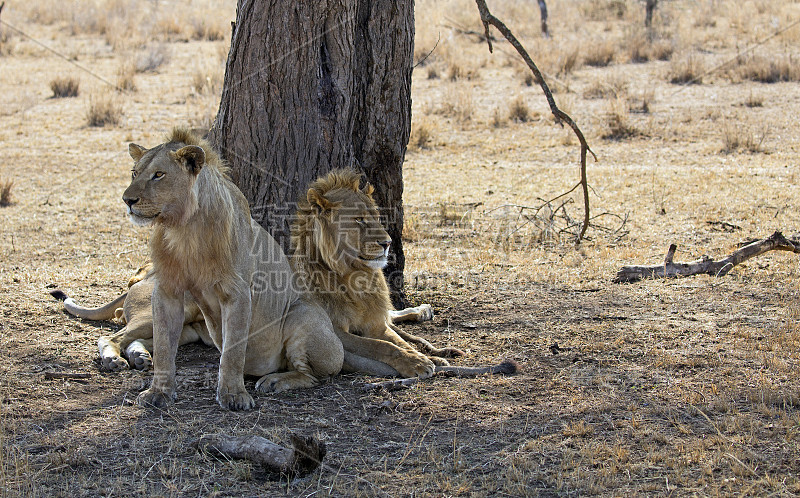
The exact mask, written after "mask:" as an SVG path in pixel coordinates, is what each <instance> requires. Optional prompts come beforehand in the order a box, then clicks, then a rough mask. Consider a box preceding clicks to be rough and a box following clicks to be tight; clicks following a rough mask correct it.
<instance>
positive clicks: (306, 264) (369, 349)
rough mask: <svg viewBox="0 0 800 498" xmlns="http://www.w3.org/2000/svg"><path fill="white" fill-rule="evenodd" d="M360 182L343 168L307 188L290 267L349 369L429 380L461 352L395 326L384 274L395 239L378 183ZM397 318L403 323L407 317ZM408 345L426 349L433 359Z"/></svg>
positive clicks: (294, 231)
mask: <svg viewBox="0 0 800 498" xmlns="http://www.w3.org/2000/svg"><path fill="white" fill-rule="evenodd" d="M359 183H360V175H359V174H358V173H357V172H355V171H354V170H351V169H344V170H336V171H332V172H331V173H329V174H328V175H326V176H324V177H322V178H319V179H317V180H316V181H314V182H313V183H312V184H311V185H310V186H309V189H308V192H307V195H306V199H303V200H301V201H300V202H299V203H298V209H297V217H296V219H295V221H294V223H293V225H292V246H293V248H294V251H293V255H292V266H293V267H294V269H295V271H296V272H297V274H298V277H300V279H301V280H303V281H304V283H305V285H306V286H307V287H308V296H309V298H310V299H313V300H314V301H316V302H317V303H318V304H319V305H321V306H322V307H323V308H324V309H325V310H326V311H327V312H328V316H330V319H331V321H332V322H333V330H334V332H335V333H336V335H337V336H338V337H339V339H340V340H341V341H342V345H343V346H344V351H345V362H344V370H346V371H361V372H366V373H375V374H379V375H392V374H397V373H399V374H400V375H401V376H404V377H413V376H419V377H422V378H425V377H429V376H431V375H432V374H433V372H434V370H435V367H436V365H441V366H446V365H447V361H446V360H444V359H442V358H440V357H441V356H456V355H461V354H463V353H462V352H461V351H459V350H457V349H453V348H444V349H437V348H434V347H433V346H432V345H431V344H430V343H429V342H428V341H426V340H424V339H422V338H420V337H416V336H413V335H411V334H408V333H405V332H402V331H400V330H399V329H397V328H396V327H395V326H394V325H393V323H392V318H393V316H392V305H391V301H390V298H389V289H388V287H387V285H386V279H385V277H384V275H383V272H382V269H383V268H384V267H385V266H386V263H387V258H388V255H389V246H390V244H391V241H392V239H391V238H390V237H389V234H388V233H386V230H384V229H383V226H381V223H380V216H379V213H378V208H377V206H376V205H375V201H374V200H373V199H372V193H373V188H372V186H371V185H369V184H367V185H366V186H364V187H363V188H359ZM421 310H422V313H424V312H425V311H427V308H424V307H423V308H421ZM409 314H410V315H412V316H413V313H409ZM396 316H399V317H400V318H401V319H402V317H403V316H404V313H400V314H399V315H396ZM404 339H405V340H404ZM406 341H411V342H415V343H417V344H420V345H421V346H422V347H423V348H424V349H425V350H426V351H427V352H428V353H430V354H431V355H432V356H430V357H429V356H426V355H424V354H422V353H420V352H418V351H417V350H416V349H414V348H413V347H412V346H411V345H409V344H408V342H406ZM364 359H367V360H373V361H364ZM376 362H380V363H376ZM381 364H383V365H381ZM386 365H388V366H389V367H391V368H390V369H386V368H385V366H386ZM392 369H393V370H394V371H396V372H393V371H392ZM453 370H454V371H456V372H455V373H457V370H458V369H456V368H453Z"/></svg>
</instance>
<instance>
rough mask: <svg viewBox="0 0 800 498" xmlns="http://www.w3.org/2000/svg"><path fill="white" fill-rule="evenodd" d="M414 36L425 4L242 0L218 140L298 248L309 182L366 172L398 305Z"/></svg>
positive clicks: (266, 220) (235, 173) (282, 234)
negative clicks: (301, 203)
mask: <svg viewBox="0 0 800 498" xmlns="http://www.w3.org/2000/svg"><path fill="white" fill-rule="evenodd" d="M413 39H414V9H413V0H401V1H394V0H377V1H370V0H357V1H353V2H346V1H341V0H339V1H335V0H329V1H324V0H323V1H320V2H281V1H276V0H239V2H238V5H237V15H236V22H235V24H234V29H233V34H232V38H231V50H230V53H229V55H228V61H227V64H226V68H225V79H224V84H223V90H222V99H221V102H220V108H219V112H218V114H217V118H216V121H215V123H214V126H213V127H212V130H211V133H210V135H209V139H210V141H211V143H212V144H214V145H215V146H216V147H217V148H218V149H219V150H220V152H221V153H222V155H223V157H224V158H225V159H226V160H227V161H228V163H229V164H230V165H231V176H232V178H233V180H234V182H235V183H236V184H237V185H238V186H239V188H240V189H241V190H242V192H244V194H245V196H246V197H247V199H248V201H249V202H250V205H251V211H252V215H253V218H254V219H255V220H256V221H258V222H259V223H260V224H261V225H262V226H264V227H265V228H266V229H267V230H268V231H269V232H270V233H271V234H272V235H273V236H274V237H275V239H276V240H277V241H278V242H279V243H280V244H281V245H282V246H283V248H284V250H287V251H288V249H289V223H290V217H291V215H292V214H293V213H294V211H295V207H296V201H297V200H298V198H300V197H301V196H305V189H306V187H307V186H308V184H309V183H310V182H311V181H312V180H314V179H315V178H317V177H318V176H320V175H323V174H325V173H327V172H328V171H330V170H332V169H335V168H341V167H354V168H356V169H358V170H360V171H362V172H363V173H364V175H365V177H366V179H367V180H368V181H369V182H370V183H372V184H373V185H374V187H375V194H374V198H375V200H376V202H377V204H378V206H379V207H380V209H381V213H382V215H383V216H384V224H385V226H386V228H387V231H388V232H389V235H390V236H391V237H392V250H391V253H392V257H391V258H390V263H389V266H388V267H387V270H386V274H387V280H388V281H389V285H390V287H391V289H392V291H393V297H395V298H396V301H397V303H396V304H401V301H403V300H404V296H403V294H402V288H403V268H404V265H405V257H404V254H403V244H402V238H401V236H402V228H403V205H402V194H403V177H402V164H403V159H404V157H405V152H406V146H407V144H408V137H409V133H410V131H411V70H412V66H413V54H414V49H413V48H414V47H413Z"/></svg>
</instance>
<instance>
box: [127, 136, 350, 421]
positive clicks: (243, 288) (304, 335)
mask: <svg viewBox="0 0 800 498" xmlns="http://www.w3.org/2000/svg"><path fill="white" fill-rule="evenodd" d="M129 152H130V155H131V157H132V158H133V160H134V162H135V165H134V167H133V174H132V179H131V184H130V186H129V187H128V188H127V189H126V190H125V192H124V194H123V200H124V201H125V204H127V206H128V215H129V217H130V219H131V221H133V222H134V223H135V224H137V225H149V224H153V225H155V230H154V231H153V234H152V236H151V239H150V256H151V259H152V261H153V270H152V273H151V276H152V277H151V278H152V298H151V299H152V323H153V352H154V354H153V371H154V373H153V382H152V384H151V386H150V387H149V388H148V389H147V390H146V391H144V392H142V393H141V394H140V395H139V397H138V398H137V403H139V404H147V405H156V406H163V405H165V404H166V403H168V402H170V401H172V399H173V398H174V397H175V387H176V386H175V355H176V353H177V348H178V344H179V342H180V339H181V335H182V333H183V330H184V324H185V322H186V316H187V313H186V295H187V294H190V295H191V296H192V298H193V299H194V302H195V303H196V305H197V307H198V308H199V310H200V311H201V312H202V315H203V317H204V319H205V326H206V328H207V332H208V336H209V338H210V341H211V342H212V343H213V344H214V345H215V346H216V347H217V349H219V350H220V353H221V356H220V366H219V380H218V385H217V402H218V403H219V404H220V405H221V406H222V407H223V408H228V409H230V410H248V409H251V408H253V406H254V402H253V398H252V396H251V395H250V394H249V393H248V392H247V391H246V389H245V386H244V375H245V374H248V375H256V376H261V379H260V380H259V383H258V385H259V388H261V389H269V390H274V391H283V390H286V389H293V388H298V387H308V386H313V385H315V384H317V383H318V382H319V381H320V379H323V378H325V377H328V376H331V375H334V374H336V373H338V372H339V371H340V370H341V366H342V361H343V351H342V346H341V343H340V342H339V341H338V339H337V338H336V335H335V334H334V333H333V331H332V329H331V322H330V319H329V318H328V316H327V314H326V313H325V312H324V310H323V309H322V308H321V307H320V306H319V305H317V304H316V303H314V302H312V301H309V300H308V299H307V298H305V297H304V296H303V295H302V294H300V293H299V292H297V291H296V290H295V289H293V288H292V286H291V282H292V269H291V267H290V266H289V261H288V260H287V258H286V257H285V255H284V254H283V251H282V250H281V248H280V246H278V244H277V243H276V242H275V240H274V239H273V238H272V237H271V236H270V235H269V234H268V233H267V232H266V231H265V230H264V229H263V228H262V227H261V226H259V225H258V224H257V223H256V222H255V221H253V219H252V218H251V217H250V210H249V208H248V204H247V200H246V199H245V198H244V195H242V193H241V192H240V191H239V189H238V188H237V187H236V186H235V185H234V184H233V182H231V181H230V179H229V178H228V176H227V168H226V167H225V166H224V165H223V163H222V161H221V159H220V158H219V156H218V155H217V154H216V153H215V152H214V151H213V150H212V149H211V147H210V146H209V144H208V143H207V142H205V141H204V140H201V139H198V138H197V137H195V136H194V135H192V134H191V133H189V132H188V131H186V130H183V129H175V130H174V131H173V132H172V134H171V135H170V137H169V139H168V141H167V143H164V144H161V145H159V146H156V147H154V148H153V149H149V150H148V149H145V148H143V147H141V146H138V145H136V144H131V145H130V146H129ZM254 276H258V277H259V278H260V279H261V281H254ZM145 280H148V279H145ZM127 300H129V299H126V301H127ZM129 323H130V321H129Z"/></svg>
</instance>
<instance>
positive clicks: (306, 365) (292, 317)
mask: <svg viewBox="0 0 800 498" xmlns="http://www.w3.org/2000/svg"><path fill="white" fill-rule="evenodd" d="M284 343H285V345H286V351H285V354H286V363H287V366H288V371H286V372H277V373H270V374H267V375H265V376H263V377H261V378H260V379H259V380H258V382H256V389H257V390H259V391H262V392H281V391H286V390H288V389H298V388H303V387H313V386H315V385H317V384H319V382H320V381H321V380H322V379H325V378H327V377H330V376H332V375H336V374H337V373H339V372H340V371H341V369H342V362H343V361H344V349H343V348H342V343H341V341H340V340H339V338H338V337H337V336H336V334H335V333H334V332H333V326H332V325H331V322H330V319H329V318H328V315H327V314H326V313H325V311H323V309H322V308H321V307H319V306H317V305H316V304H311V303H307V302H305V301H298V302H296V303H295V304H294V305H292V307H291V308H290V310H289V313H288V314H287V315H286V320H285V322H284Z"/></svg>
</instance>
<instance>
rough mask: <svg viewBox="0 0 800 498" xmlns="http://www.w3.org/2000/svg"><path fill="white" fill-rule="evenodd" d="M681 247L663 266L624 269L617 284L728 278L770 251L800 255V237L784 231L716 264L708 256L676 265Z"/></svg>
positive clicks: (672, 247) (670, 253)
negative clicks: (788, 236)
mask: <svg viewBox="0 0 800 498" xmlns="http://www.w3.org/2000/svg"><path fill="white" fill-rule="evenodd" d="M677 248H678V246H676V245H675V244H671V245H670V246H669V250H667V255H666V257H665V258H664V263H663V264H660V265H652V266H644V265H641V266H639V265H636V266H623V267H622V268H621V269H620V270H619V271H618V272H617V276H616V277H614V283H620V282H637V281H639V280H642V279H645V278H675V277H689V276H692V275H700V274H706V275H712V276H716V277H722V276H724V275H727V274H728V272H729V271H731V270H732V269H733V267H734V266H736V265H738V264H740V263H743V262H745V261H747V260H748V259H750V258H753V257H755V256H758V255H760V254H763V253H765V252H768V251H789V252H793V253H796V254H800V236H795V237H792V238H791V239H787V238H786V237H784V236H783V234H782V233H781V232H775V233H773V234H772V235H770V236H769V237H767V238H766V239H762V240H757V241H755V242H751V243H749V244H747V245H745V246H743V247H741V248H739V249H737V250H735V251H733V252H732V253H731V254H730V255H729V256H728V257H726V258H722V259H720V260H719V261H715V260H714V259H712V258H709V257H708V256H703V259H700V260H697V261H692V262H690V263H675V262H673V260H672V259H673V257H674V256H675V251H676V250H677Z"/></svg>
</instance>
